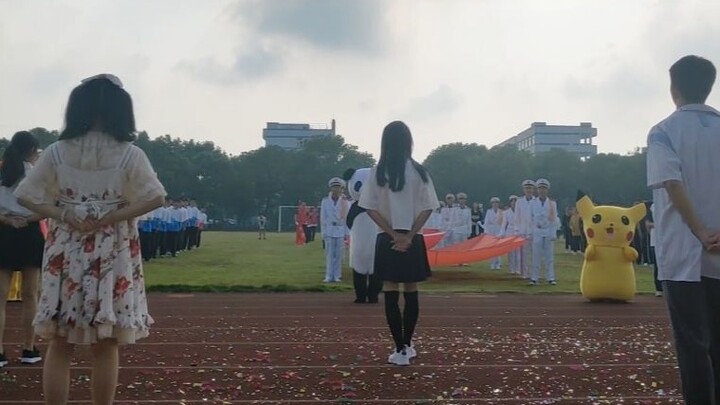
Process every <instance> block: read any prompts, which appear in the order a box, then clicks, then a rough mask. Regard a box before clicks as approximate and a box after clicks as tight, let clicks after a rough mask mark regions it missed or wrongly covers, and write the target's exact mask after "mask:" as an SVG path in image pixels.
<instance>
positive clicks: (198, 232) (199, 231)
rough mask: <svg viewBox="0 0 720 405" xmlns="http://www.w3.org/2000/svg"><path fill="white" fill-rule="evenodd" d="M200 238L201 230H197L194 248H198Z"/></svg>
mask: <svg viewBox="0 0 720 405" xmlns="http://www.w3.org/2000/svg"><path fill="white" fill-rule="evenodd" d="M201 238H202V229H200V228H198V230H197V240H196V241H195V247H197V248H199V247H200V239H201Z"/></svg>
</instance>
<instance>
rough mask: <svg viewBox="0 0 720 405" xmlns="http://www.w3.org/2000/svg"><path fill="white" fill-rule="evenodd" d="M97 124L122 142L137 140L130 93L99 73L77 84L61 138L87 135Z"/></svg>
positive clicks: (69, 104) (66, 111)
mask: <svg viewBox="0 0 720 405" xmlns="http://www.w3.org/2000/svg"><path fill="white" fill-rule="evenodd" d="M96 124H98V125H100V126H101V127H102V131H103V132H105V133H106V134H109V135H111V136H112V137H114V138H115V139H117V140H118V141H120V142H132V141H134V140H135V115H134V113H133V104H132V98H130V94H128V92H127V91H125V90H124V89H123V88H122V87H120V86H119V85H118V84H116V83H113V82H112V81H110V80H109V79H107V78H104V77H97V78H94V79H90V80H87V81H85V82H84V83H82V84H81V85H79V86H77V87H75V88H74V89H73V91H72V93H70V99H69V100H68V104H67V109H66V110H65V129H63V130H62V133H60V139H72V138H77V137H80V136H83V135H85V134H86V133H88V131H90V130H91V129H92V128H93V127H94V126H95V125H96Z"/></svg>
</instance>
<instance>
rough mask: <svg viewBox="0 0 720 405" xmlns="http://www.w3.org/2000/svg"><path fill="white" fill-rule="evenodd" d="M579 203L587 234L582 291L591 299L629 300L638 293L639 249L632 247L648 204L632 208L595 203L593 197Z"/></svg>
mask: <svg viewBox="0 0 720 405" xmlns="http://www.w3.org/2000/svg"><path fill="white" fill-rule="evenodd" d="M575 206H576V207H577V209H578V212H579V213H580V217H581V218H582V220H583V228H584V231H585V235H586V236H587V243H588V246H587V249H585V263H583V268H582V274H581V275H580V291H581V292H582V295H583V297H585V298H587V299H589V300H590V301H600V300H613V301H629V300H631V299H632V298H633V297H634V296H635V268H634V267H633V263H634V262H635V260H636V259H637V257H638V252H637V251H636V250H635V249H633V248H631V247H630V242H631V241H632V240H633V236H634V235H635V226H636V224H637V223H638V222H639V221H640V220H641V219H643V218H644V217H645V204H638V205H635V206H634V207H632V208H622V207H611V206H595V204H593V202H592V200H590V197H588V196H584V197H582V198H580V199H579V200H578V201H577V203H576V204H575Z"/></svg>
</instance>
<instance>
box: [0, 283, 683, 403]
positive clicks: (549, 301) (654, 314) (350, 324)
mask: <svg viewBox="0 0 720 405" xmlns="http://www.w3.org/2000/svg"><path fill="white" fill-rule="evenodd" d="M351 300H352V298H351V297H350V295H347V294H333V293H316V294H310V293H302V294H300V293H296V294H152V295H151V296H150V306H151V313H152V315H153V317H154V318H155V321H156V324H155V325H154V328H153V330H152V333H151V337H150V338H148V339H145V340H142V341H141V342H140V343H139V344H137V345H135V346H129V347H126V348H124V349H123V351H122V352H121V366H122V369H121V371H120V384H119V387H118V394H117V397H116V399H117V402H116V403H118V404H245V403H259V404H273V403H287V404H306V403H307V404H310V403H320V404H322V403H333V404H343V403H348V404H350V403H357V404H391V403H398V404H434V403H442V404H456V403H457V404H466V403H479V404H556V403H562V404H565V403H567V404H575V403H578V404H593V403H598V404H600V403H612V404H616V403H626V404H668V403H680V402H681V401H680V397H679V383H678V377H677V370H676V367H675V358H674V355H673V351H672V346H671V336H670V330H669V325H668V320H667V316H666V310H665V307H664V302H663V300H662V299H661V298H655V297H650V296H641V297H638V298H637V299H636V300H635V302H634V303H632V304H590V303H587V302H585V300H584V299H583V298H582V297H581V296H579V295H519V294H503V295H479V294H477V295H472V294H448V295H439V294H433V295H430V294H428V295H421V308H420V311H421V315H420V323H419V325H418V329H417V340H416V346H417V348H418V349H419V354H418V357H417V359H415V360H414V362H413V364H412V365H411V366H409V367H397V366H390V365H387V364H385V360H386V359H387V355H388V354H389V352H390V347H391V344H390V341H389V332H388V330H387V327H386V326H385V318H384V312H383V307H382V304H380V305H377V304H375V305H372V304H363V305H358V304H352V303H351ZM20 308H21V306H20V304H19V303H8V322H7V324H8V328H7V330H6V333H5V342H6V344H5V347H6V351H7V353H8V355H9V356H10V357H11V359H12V362H11V363H10V364H9V365H8V366H7V367H5V369H2V370H0V404H33V403H36V404H39V403H42V394H41V391H42V388H41V374H42V370H41V367H42V366H41V364H38V365H33V366H23V365H20V364H19V363H18V362H17V360H15V359H16V358H17V357H18V355H19V349H20V346H19V345H20V341H21V337H20V330H19V329H18V328H17V325H18V322H19V320H20ZM40 347H41V350H43V351H44V348H45V347H44V345H43V344H41V345H40ZM78 349H79V350H78V351H77V355H76V358H77V363H76V364H74V365H73V367H72V387H71V400H72V401H71V403H76V404H81V403H90V402H89V396H90V391H89V375H90V369H89V361H88V351H87V349H86V348H81V347H80V348H78Z"/></svg>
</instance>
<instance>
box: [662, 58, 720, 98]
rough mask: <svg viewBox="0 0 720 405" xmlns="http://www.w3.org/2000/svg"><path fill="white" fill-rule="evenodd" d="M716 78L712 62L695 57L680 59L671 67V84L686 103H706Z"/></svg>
mask: <svg viewBox="0 0 720 405" xmlns="http://www.w3.org/2000/svg"><path fill="white" fill-rule="evenodd" d="M715 76H716V70H715V66H713V64H712V62H710V61H709V60H707V59H705V58H701V57H699V56H695V55H688V56H685V57H683V58H680V60H678V61H677V62H675V63H674V64H673V65H672V66H671V67H670V83H671V84H672V85H673V87H674V88H675V89H676V90H677V91H678V92H679V93H680V95H681V96H682V97H683V98H684V99H685V101H687V102H688V103H692V104H702V103H705V100H707V98H708V95H709V94H710V90H712V86H713V84H714V83H715Z"/></svg>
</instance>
